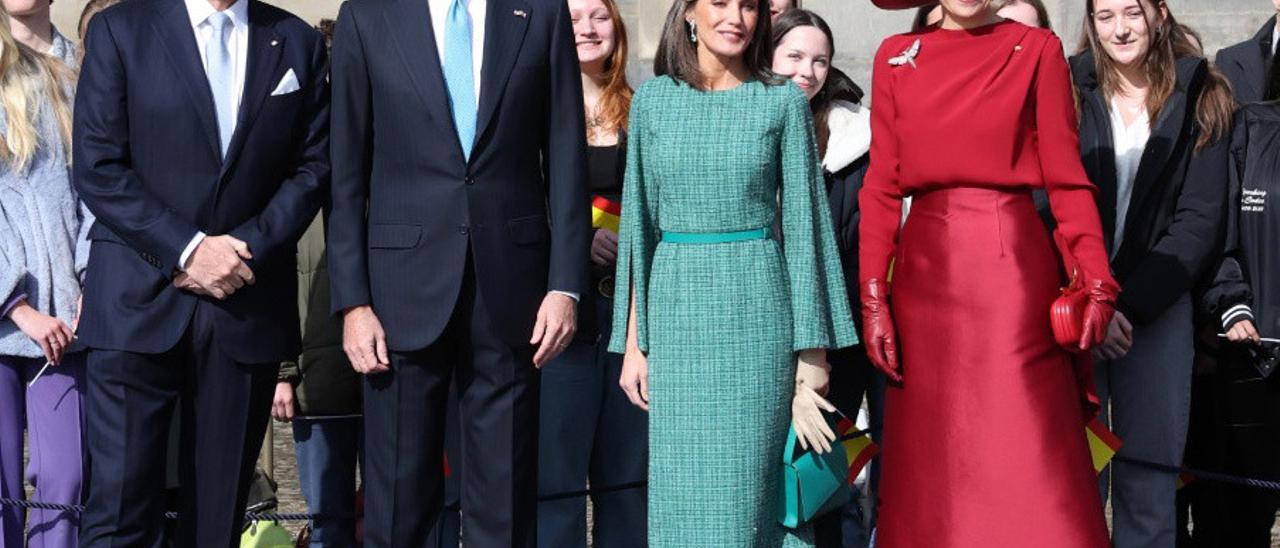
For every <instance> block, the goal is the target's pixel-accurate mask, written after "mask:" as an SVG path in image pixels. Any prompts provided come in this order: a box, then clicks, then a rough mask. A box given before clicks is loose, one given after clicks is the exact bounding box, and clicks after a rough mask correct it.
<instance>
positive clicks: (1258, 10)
mask: <svg viewBox="0 0 1280 548" xmlns="http://www.w3.org/2000/svg"><path fill="white" fill-rule="evenodd" d="M268 1H270V2H271V3H273V4H277V5H280V6H283V7H284V8H286V9H288V10H290V11H292V12H294V13H296V14H298V15H299V16H301V17H302V18H304V19H306V20H308V21H311V22H313V23H314V22H316V21H318V20H320V18H322V17H333V16H335V15H336V14H337V12H338V6H339V5H340V4H341V0H268ZM423 1H425V0H423ZM84 2H85V0H57V1H56V2H55V3H54V5H53V14H54V21H55V22H56V23H57V24H58V27H59V28H61V29H64V30H65V31H67V32H68V33H72V32H75V28H76V26H75V25H76V21H77V20H78V18H79V15H80V9H81V6H83V5H84ZM618 2H619V4H620V5H621V9H622V11H623V14H624V16H625V17H626V20H627V26H628V30H630V31H631V35H632V51H633V52H635V59H634V60H633V62H632V70H631V74H632V76H633V80H636V81H639V80H641V79H643V78H645V77H647V76H648V75H650V74H652V73H651V69H650V67H651V61H652V57H653V51H654V49H655V48H656V47H657V38H658V34H659V33H660V31H661V28H662V23H663V18H664V17H665V15H666V12H667V9H668V7H670V5H671V4H670V1H669V0H618ZM803 2H804V6H805V7H806V8H809V9H812V10H814V11H816V12H818V13H820V14H822V16H823V17H825V18H826V19H827V21H828V22H829V23H830V24H831V27H832V29H834V31H835V33H836V49H837V52H836V53H837V55H836V65H837V66H839V67H841V68H843V69H845V70H846V72H848V73H849V74H850V75H851V76H853V78H854V79H855V80H856V81H857V82H858V83H860V84H862V85H863V86H864V87H867V86H869V84H870V72H871V65H870V61H869V58H870V57H871V56H872V55H873V54H874V53H875V49H876V47H877V45H879V43H880V41H881V40H883V39H884V37H885V36H888V35H890V34H894V33H898V32H903V31H905V30H907V27H908V26H909V25H910V21H911V13H909V12H887V11H883V10H879V9H876V8H875V7H873V6H872V5H871V2H870V1H869V0H803ZM1045 3H1046V4H1047V5H1048V8H1049V13H1050V17H1051V18H1052V19H1053V23H1054V30H1056V31H1057V32H1058V35H1059V36H1061V37H1062V38H1063V41H1064V42H1066V43H1067V45H1068V47H1069V48H1072V47H1074V46H1075V43H1076V41H1077V40H1078V39H1079V36H1080V30H1079V29H1080V21H1081V18H1082V16H1083V10H1084V0H1045ZM1168 3H1169V7H1170V9H1172V10H1173V12H1174V13H1175V14H1176V15H1177V16H1178V19H1179V20H1180V21H1181V22H1182V23H1184V24H1187V25H1190V26H1191V27H1193V28H1195V29H1196V30H1198V31H1200V33H1201V34H1202V35H1203V36H1204V42H1205V43H1204V45H1205V50H1206V51H1208V52H1210V53H1211V54H1212V52H1216V51H1217V50H1218V48H1221V47H1222V46H1225V45H1229V44H1232V43H1235V42H1239V41H1241V40H1244V39H1246V38H1248V37H1250V36H1252V35H1253V33H1254V32H1255V31H1256V30H1257V29H1258V27H1259V26H1261V25H1262V23H1263V22H1264V21H1265V20H1266V19H1267V18H1268V17H1270V16H1271V15H1272V13H1274V12H1273V11H1272V7H1271V2H1270V1H1269V0H1168Z"/></svg>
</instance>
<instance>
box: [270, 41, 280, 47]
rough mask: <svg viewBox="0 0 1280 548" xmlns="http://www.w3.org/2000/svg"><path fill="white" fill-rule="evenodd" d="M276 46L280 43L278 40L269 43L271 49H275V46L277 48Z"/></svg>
mask: <svg viewBox="0 0 1280 548" xmlns="http://www.w3.org/2000/svg"><path fill="white" fill-rule="evenodd" d="M278 45H280V41H279V40H272V41H271V47H273V48H274V47H276V46H278Z"/></svg>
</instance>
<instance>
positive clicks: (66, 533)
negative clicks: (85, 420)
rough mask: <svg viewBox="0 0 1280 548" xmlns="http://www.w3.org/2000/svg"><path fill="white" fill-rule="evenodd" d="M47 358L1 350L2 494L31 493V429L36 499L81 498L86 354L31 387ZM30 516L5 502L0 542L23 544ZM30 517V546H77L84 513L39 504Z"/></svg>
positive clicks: (0, 510) (1, 546)
mask: <svg viewBox="0 0 1280 548" xmlns="http://www.w3.org/2000/svg"><path fill="white" fill-rule="evenodd" d="M44 363H45V360H44V358H38V359H31V358H17V357H13V356H0V498H9V499H21V498H24V496H23V489H22V479H23V478H22V431H23V429H24V428H25V429H26V431H27V438H28V441H29V443H30V447H31V461H30V462H29V463H28V466H27V474H26V479H27V481H29V482H31V484H32V485H33V486H34V487H35V500H38V501H42V502H55V503H61V504H80V482H81V478H82V477H83V476H84V458H83V455H84V444H83V443H82V439H83V438H82V436H81V429H80V421H81V405H80V398H81V394H82V393H83V387H84V363H85V362H84V354H77V355H72V356H67V357H66V358H64V359H63V360H62V363H61V364H59V365H56V366H51V367H49V369H48V370H46V371H45V372H44V375H41V376H40V379H39V380H37V381H36V382H35V384H34V385H32V386H31V388H27V382H29V381H30V380H31V379H32V377H34V376H35V374H36V372H37V371H39V370H40V368H41V367H42V366H43V365H44ZM23 517H24V516H23V512H22V510H21V509H19V508H16V507H11V506H3V507H0V548H22V546H23V544H22V533H23V531H22V526H23ZM30 518H31V521H30V523H29V528H28V529H29V530H28V531H27V544H26V545H27V546H29V547H30V548H74V547H75V546H76V545H77V543H78V537H79V535H78V531H79V528H80V516H79V514H75V513H71V512H59V511H55V510H32V511H31V515H30Z"/></svg>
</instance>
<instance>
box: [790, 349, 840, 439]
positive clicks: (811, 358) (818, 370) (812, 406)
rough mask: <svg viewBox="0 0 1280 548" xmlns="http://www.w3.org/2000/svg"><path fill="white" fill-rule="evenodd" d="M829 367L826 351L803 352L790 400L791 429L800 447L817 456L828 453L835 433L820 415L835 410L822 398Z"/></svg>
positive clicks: (829, 373)
mask: <svg viewBox="0 0 1280 548" xmlns="http://www.w3.org/2000/svg"><path fill="white" fill-rule="evenodd" d="M830 377H831V365H830V364H828V363H827V354H826V351H825V350H821V349H817V350H805V351H803V352H801V353H800V358H799V360H798V361H797V363H796V393H795V397H794V398H792V400H791V426H792V427H794V428H795V430H796V439H798V440H799V441H800V447H801V448H803V449H804V450H806V451H808V450H809V449H810V448H812V449H813V451H815V452H817V453H826V452H828V451H831V442H834V441H836V433H835V432H834V431H832V430H831V425H830V424H828V423H827V419H826V417H825V416H823V414H822V412H823V411H827V412H828V413H834V412H835V410H836V407H835V406H834V405H831V402H828V401H827V400H826V399H824V398H823V397H822V394H826V393H827V382H828V381H829V380H830Z"/></svg>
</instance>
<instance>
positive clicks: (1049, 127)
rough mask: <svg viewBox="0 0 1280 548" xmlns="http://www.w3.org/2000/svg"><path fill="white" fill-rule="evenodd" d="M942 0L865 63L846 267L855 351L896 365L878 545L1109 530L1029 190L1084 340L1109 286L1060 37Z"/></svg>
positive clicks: (1039, 541) (960, 0)
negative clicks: (1065, 263) (855, 247)
mask: <svg viewBox="0 0 1280 548" xmlns="http://www.w3.org/2000/svg"><path fill="white" fill-rule="evenodd" d="M877 2H878V3H879V4H880V5H881V7H889V8H909V7H914V6H915V5H918V4H915V3H913V0H877ZM941 4H942V10H943V19H942V22H941V23H940V24H939V25H936V26H933V27H929V28H926V29H923V30H921V31H918V32H913V33H909V34H903V35H898V36H892V37H890V38H888V39H886V40H885V41H884V43H883V44H882V45H881V47H880V50H879V52H878V53H877V54H876V57H875V65H874V69H873V70H874V77H873V80H872V106H873V108H872V109H871V118H872V120H871V126H872V143H871V166H870V170H869V172H868V173H867V175H866V180H865V183H864V186H863V188H862V190H861V191H860V194H859V203H860V204H861V205H862V225H861V230H860V234H861V243H860V255H861V272H860V274H859V275H860V278H861V283H862V287H863V289H862V304H863V318H864V327H863V329H864V335H865V338H864V341H865V343H866V346H867V351H868V354H870V356H871V359H872V361H873V362H874V363H875V364H876V365H877V367H879V368H880V369H881V370H883V371H884V372H885V373H886V374H888V375H889V377H890V378H891V379H892V380H893V381H894V383H893V385H892V386H891V387H890V388H889V391H888V394H887V400H886V404H885V405H886V406H885V431H884V446H883V456H884V459H883V463H884V464H883V468H882V474H883V475H882V480H881V502H880V504H881V511H880V516H881V518H880V528H879V531H878V533H877V545H878V546H883V547H888V548H894V547H899V546H921V547H930V548H934V547H955V546H982V547H987V546H1035V547H1037V548H1046V547H1048V548H1052V547H1100V546H1106V545H1107V531H1106V523H1105V521H1104V518H1103V513H1102V507H1101V504H1100V502H1099V500H1100V499H1099V496H1098V488H1097V483H1096V479H1095V475H1094V471H1093V466H1092V464H1091V461H1090V457H1089V450H1088V446H1087V442H1086V440H1085V433H1084V425H1085V420H1084V419H1085V418H1086V417H1087V416H1088V413H1090V412H1091V411H1092V407H1091V406H1086V405H1084V402H1085V399H1086V398H1087V397H1089V396H1091V395H1092V394H1091V389H1090V388H1091V387H1090V385H1091V383H1090V382H1088V380H1087V379H1089V377H1088V375H1087V374H1086V375H1084V376H1079V375H1077V371H1081V369H1079V368H1078V367H1077V366H1075V365H1073V363H1074V359H1073V355H1072V354H1071V353H1070V352H1068V351H1066V350H1064V349H1062V348H1061V347H1059V346H1058V345H1057V344H1056V343H1055V341H1054V337H1053V332H1052V328H1051V327H1050V322H1049V306H1050V304H1051V303H1052V301H1053V300H1054V298H1055V297H1056V296H1057V294H1058V287H1059V285H1060V283H1061V282H1062V281H1063V280H1062V278H1063V269H1062V267H1061V266H1060V265H1059V260H1058V258H1057V255H1056V254H1055V251H1054V247H1053V241H1052V239H1051V238H1050V236H1049V234H1048V232H1047V231H1046V230H1045V229H1044V226H1043V224H1042V222H1041V220H1040V218H1039V217H1038V215H1037V214H1036V210H1035V206H1034V205H1033V202H1032V198H1031V191H1032V190H1033V189H1037V188H1043V189H1045V190H1046V191H1047V194H1048V196H1049V200H1050V204H1051V208H1052V211H1053V215H1054V218H1055V219H1056V220H1057V226H1058V228H1057V230H1058V232H1059V233H1060V235H1061V236H1062V241H1063V242H1064V247H1065V251H1067V252H1069V253H1070V254H1071V255H1072V256H1074V258H1075V260H1076V261H1077V262H1078V263H1079V275H1080V276H1081V277H1082V279H1083V280H1084V283H1085V287H1086V289H1087V291H1088V293H1089V299H1088V304H1087V306H1085V309H1084V311H1085V324H1084V325H1085V329H1084V335H1083V336H1082V337H1081V340H1080V341H1079V343H1078V344H1077V345H1076V346H1077V347H1078V348H1076V350H1087V349H1089V348H1092V347H1093V346H1094V345H1096V344H1097V343H1098V341H1099V340H1101V339H1102V338H1103V335H1104V332H1105V328H1106V326H1107V323H1108V322H1109V321H1110V318H1111V315H1112V312H1113V303H1114V302H1115V297H1116V293H1117V292H1118V288H1117V286H1116V284H1115V282H1114V281H1113V280H1112V278H1111V275H1110V272H1109V269H1108V264H1107V255H1106V252H1105V250H1104V246H1103V241H1102V229H1101V225H1100V222H1099V219H1098V211H1097V207H1096V206H1095V205H1094V192H1095V189H1094V186H1093V185H1092V184H1091V183H1090V182H1089V180H1088V178H1087V177H1086V175H1085V172H1084V169H1083V167H1082V166H1081V163H1080V156H1079V149H1078V144H1077V141H1078V139H1077V134H1076V112H1075V106H1074V103H1073V100H1072V95H1071V83H1070V79H1069V76H1068V69H1067V64H1066V59H1065V58H1064V56H1063V50H1062V43H1061V42H1060V41H1059V40H1058V38H1057V37H1056V36H1054V35H1053V33H1052V32H1050V31H1048V30H1045V29H1039V28H1032V27H1028V26H1026V25H1022V24H1019V23H1015V22H1010V21H1005V20H1003V19H1001V18H999V17H997V16H996V15H995V11H994V10H993V9H992V7H991V5H990V0H942V2H941ZM905 196H912V197H913V204H912V207H911V215H910V218H909V219H908V221H907V223H906V225H905V226H904V227H903V228H902V230H901V233H899V219H900V216H901V212H902V199H903V197H905ZM891 262H892V264H893V274H892V289H890V285H889V281H890V265H891ZM1084 371H1086V373H1087V370H1084ZM1082 379H1083V380H1082ZM1094 401H1095V402H1096V398H1095V399H1094Z"/></svg>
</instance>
